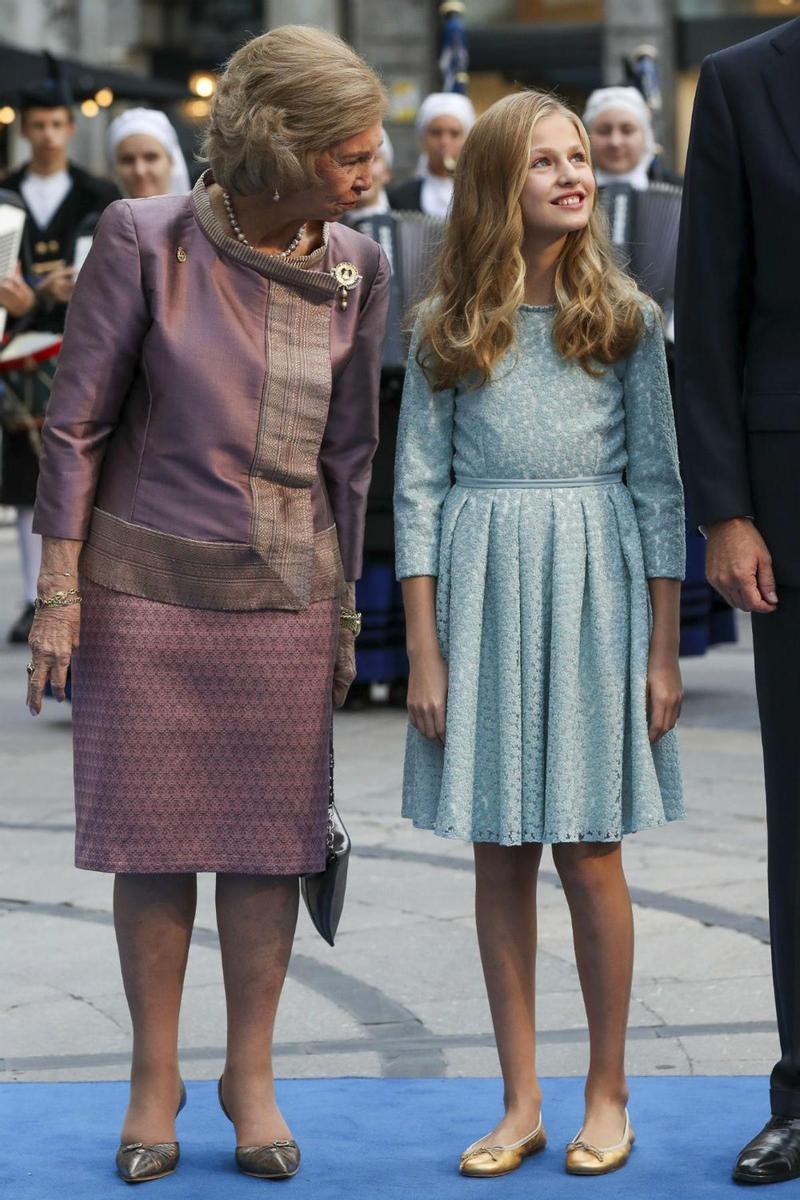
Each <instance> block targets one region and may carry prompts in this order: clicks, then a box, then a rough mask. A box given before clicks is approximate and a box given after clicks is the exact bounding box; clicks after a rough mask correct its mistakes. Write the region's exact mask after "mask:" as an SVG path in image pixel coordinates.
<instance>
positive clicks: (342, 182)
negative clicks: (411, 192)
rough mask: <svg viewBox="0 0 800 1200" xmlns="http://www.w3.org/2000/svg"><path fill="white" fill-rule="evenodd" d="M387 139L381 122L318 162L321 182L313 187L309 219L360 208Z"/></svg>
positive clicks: (331, 217)
mask: <svg viewBox="0 0 800 1200" xmlns="http://www.w3.org/2000/svg"><path fill="white" fill-rule="evenodd" d="M382 138H383V128H382V126H381V123H380V121H376V123H375V124H374V125H370V127H369V129H365V130H364V132H363V133H358V134H356V135H355V136H354V137H351V138H347V139H346V140H345V141H343V142H338V143H337V144H336V145H335V146H331V147H330V149H329V150H326V151H325V152H324V153H323V154H320V156H319V158H318V159H317V161H316V169H317V174H318V176H319V178H320V182H319V183H318V184H317V185H316V186H315V187H313V188H312V189H311V190H310V193H309V197H308V205H307V208H308V212H309V216H308V218H307V219H309V220H310V219H316V220H319V221H336V220H338V219H339V217H341V216H342V215H343V214H344V213H346V212H349V211H350V210H351V209H354V208H357V207H358V204H359V201H361V199H362V196H363V195H364V194H365V193H366V192H369V191H370V189H371V188H372V182H373V181H372V168H373V164H374V162H375V156H376V155H377V153H378V147H379V146H380V144H381V139H382Z"/></svg>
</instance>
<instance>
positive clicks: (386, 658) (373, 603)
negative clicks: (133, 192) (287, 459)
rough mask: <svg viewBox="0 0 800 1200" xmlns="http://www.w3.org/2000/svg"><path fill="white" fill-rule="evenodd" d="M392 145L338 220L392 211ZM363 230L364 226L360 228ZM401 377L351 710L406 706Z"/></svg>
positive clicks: (390, 405) (383, 431)
mask: <svg viewBox="0 0 800 1200" xmlns="http://www.w3.org/2000/svg"><path fill="white" fill-rule="evenodd" d="M393 163H394V148H393V146H392V143H391V139H390V138H389V135H388V133H387V132H386V130H385V129H384V130H383V141H382V142H381V145H380V147H379V149H378V153H377V155H376V157H375V162H374V164H373V167H372V180H373V184H372V187H371V188H370V189H369V191H368V192H364V193H362V195H361V197H360V199H359V202H358V204H357V205H356V207H355V208H354V209H353V211H352V212H351V213H346V214H345V216H344V218H343V224H344V223H346V224H348V225H352V226H353V227H354V228H356V229H359V228H362V227H361V225H360V222H361V221H364V220H365V219H366V218H369V217H381V216H386V215H387V214H388V213H390V212H391V208H390V205H389V198H388V196H387V194H386V186H387V184H389V183H390V182H391V178H392V166H393ZM364 232H368V230H364ZM401 390H402V380H401V379H399V378H398V377H397V373H396V372H394V371H386V370H383V371H381V395H380V440H379V443H378V449H377V452H376V456H375V460H374V466H373V472H372V483H371V486H370V492H369V497H368V500H367V523H366V529H365V534H364V568H363V571H362V574H361V578H360V579H359V581H358V583H357V584H356V608H357V609H358V610H359V612H360V613H361V614H362V627H361V635H360V637H359V639H358V643H357V645H356V679H355V681H354V682H353V684H352V686H351V688H350V691H349V692H348V694H347V700H346V701H345V707H346V708H349V709H351V710H355V709H362V708H365V707H366V706H367V705H368V704H370V702H371V700H372V694H373V685H374V684H381V685H383V686H385V687H388V700H389V702H390V703H402V704H403V705H405V682H406V679H407V677H408V661H407V659H406V652H405V626H404V620H403V598H402V595H401V594H400V585H399V584H398V583H397V581H396V580H395V577H394V527H393V522H392V517H391V495H392V488H393V478H394V447H395V442H396V440H397V416H398V413H399V411H400V393H401Z"/></svg>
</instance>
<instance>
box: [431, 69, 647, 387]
mask: <svg viewBox="0 0 800 1200" xmlns="http://www.w3.org/2000/svg"><path fill="white" fill-rule="evenodd" d="M554 113H560V114H561V115H562V116H565V117H567V118H568V120H570V121H572V123H573V125H574V126H575V129H576V131H577V134H578V137H579V138H580V142H581V145H582V146H583V149H584V151H585V153H586V157H587V161H591V150H590V146H589V138H588V136H587V134H586V131H585V129H584V128H583V125H582V124H581V122H580V120H579V119H578V117H577V116H576V115H575V113H573V112H571V111H570V109H569V108H567V107H566V105H564V104H562V103H561V102H560V101H558V100H556V99H555V97H553V96H551V95H548V94H547V93H544V92H537V91H527V92H520V93H517V94H515V95H511V96H506V97H505V98H504V99H502V100H499V101H498V102H497V103H496V104H493V105H492V107H491V108H489V109H488V110H487V111H486V112H485V113H484V114H483V115H482V116H481V117H480V118H479V119H478V121H477V122H476V123H475V125H474V126H473V128H472V130H471V131H470V134H469V136H468V138H467V140H466V142H465V143H464V149H463V150H462V151H461V155H460V157H459V160H458V166H457V168H456V174H455V188H454V192H453V205H452V210H451V214H450V218H449V220H448V223H447V228H446V232H445V237H444V242H443V245H442V251H441V255H440V259H439V263H438V268H437V272H436V280H435V283H434V286H433V289H432V291H431V293H430V295H429V297H428V299H427V300H426V301H425V302H424V303H423V306H422V308H421V312H422V314H423V316H422V327H421V336H420V342H419V349H418V352H417V361H418V362H419V364H420V366H422V367H423V369H424V370H425V373H426V375H427V377H428V380H429V381H430V383H431V386H432V387H433V388H434V390H435V391H443V390H445V389H447V388H451V387H454V386H455V385H456V384H457V383H459V382H465V381H469V384H470V386H473V387H480V386H482V385H483V384H484V383H486V382H487V381H488V380H490V379H491V378H492V374H493V370H494V368H495V366H496V364H497V363H498V361H499V360H500V359H501V358H502V357H503V355H505V354H506V353H507V352H508V351H509V350H512V349H514V347H515V346H516V343H517V320H518V313H517V310H518V308H519V306H520V305H521V304H522V303H523V300H524V295H525V263H524V260H523V257H522V238H523V222H522V208H521V204H520V197H521V195H522V190H523V187H524V185H525V182H526V179H527V176H528V171H529V168H530V143H531V134H532V131H533V128H534V126H535V125H536V123H537V122H538V121H540V120H541V119H542V118H543V117H548V116H551V115H552V114H554ZM555 290H556V302H557V306H558V308H557V312H556V316H555V319H554V322H553V339H554V341H555V344H556V348H557V350H558V352H559V354H560V355H561V357H562V358H573V359H575V360H576V361H577V362H578V363H580V365H581V366H582V367H583V369H584V370H585V371H586V372H587V373H588V374H590V375H599V374H601V373H602V371H603V368H604V366H606V365H609V364H611V363H614V362H618V361H619V360H620V359H623V358H625V357H627V355H628V354H630V353H631V351H632V350H633V349H634V347H635V346H636V344H637V342H638V341H639V339H640V337H641V336H642V334H643V332H644V328H645V325H644V318H643V315H642V304H643V302H644V303H647V302H646V301H645V300H644V297H643V296H642V293H641V292H640V291H639V290H638V288H637V287H636V285H635V283H634V282H633V281H632V280H631V279H630V278H629V276H627V275H626V274H625V273H624V271H622V270H621V268H620V267H619V266H618V265H617V263H616V261H615V259H614V254H613V250H612V248H611V243H610V241H609V237H608V231H607V225H606V219H605V216H604V214H603V213H602V211H601V210H599V209H598V207H597V203H596V201H595V207H594V210H593V212H592V215H591V217H590V219H589V222H588V224H587V225H586V227H585V228H583V229H581V230H577V231H575V232H574V233H570V234H568V235H567V237H566V240H565V244H564V248H563V250H562V252H561V256H560V258H559V261H558V266H557V270H556V279H555Z"/></svg>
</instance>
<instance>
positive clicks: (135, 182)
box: [116, 133, 172, 200]
mask: <svg viewBox="0 0 800 1200" xmlns="http://www.w3.org/2000/svg"><path fill="white" fill-rule="evenodd" d="M116 167H117V174H118V175H119V178H120V182H121V184H122V186H123V188H124V189H125V191H126V192H127V193H128V195H129V196H130V197H131V198H132V199H134V200H139V199H141V198H142V197H143V196H165V195H166V194H167V192H168V191H169V177H170V172H171V171H172V159H171V158H170V156H169V154H168V153H167V151H166V150H165V148H164V146H163V145H162V144H161V142H160V141H159V140H158V138H154V137H151V135H150V134H149V133H132V134H130V136H129V137H126V138H123V139H122V141H121V142H120V143H119V145H118V146H117V155H116Z"/></svg>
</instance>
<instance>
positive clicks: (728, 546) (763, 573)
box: [706, 517, 778, 613]
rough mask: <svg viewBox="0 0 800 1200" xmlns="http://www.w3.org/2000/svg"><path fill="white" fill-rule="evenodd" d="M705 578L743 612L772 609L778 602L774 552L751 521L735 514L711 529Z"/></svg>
mask: <svg viewBox="0 0 800 1200" xmlns="http://www.w3.org/2000/svg"><path fill="white" fill-rule="evenodd" d="M706 578H707V579H708V582H709V583H710V584H711V586H712V587H713V588H715V589H716V590H717V591H718V592H719V594H720V595H721V596H722V597H723V598H724V599H725V600H727V601H728V603H729V604H731V605H733V607H734V608H739V609H741V611H742V612H757V613H771V612H774V611H775V608H776V606H777V604H778V593H777V592H776V591H775V574H774V572H773V570H772V556H771V555H770V552H769V550H768V549H767V545H766V542H765V541H764V539H763V538H762V536H761V534H760V533H759V532H758V530H757V529H756V527H755V525H754V524H753V522H752V521H750V520H748V519H747V518H746V517H733V518H731V520H729V521H717V522H715V523H714V524H713V525H712V526H710V528H709V530H708V546H707V547H706Z"/></svg>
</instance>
